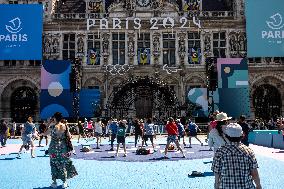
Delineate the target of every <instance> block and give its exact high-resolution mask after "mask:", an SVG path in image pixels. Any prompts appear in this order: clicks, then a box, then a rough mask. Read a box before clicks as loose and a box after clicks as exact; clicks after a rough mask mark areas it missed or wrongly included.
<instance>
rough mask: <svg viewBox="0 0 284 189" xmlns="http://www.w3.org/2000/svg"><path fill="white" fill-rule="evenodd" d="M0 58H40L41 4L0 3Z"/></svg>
mask: <svg viewBox="0 0 284 189" xmlns="http://www.w3.org/2000/svg"><path fill="white" fill-rule="evenodd" d="M0 12H1V14H0V20H1V22H0V60H41V59H42V13H43V7H42V5H36V4H30V5H23V4H21V5H10V4H9V5H7V4H1V5H0Z"/></svg>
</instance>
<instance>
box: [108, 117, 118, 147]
mask: <svg viewBox="0 0 284 189" xmlns="http://www.w3.org/2000/svg"><path fill="white" fill-rule="evenodd" d="M117 129H118V123H117V120H116V119H113V120H112V122H111V123H110V125H109V130H110V132H111V136H110V146H111V148H110V151H113V142H114V140H115V138H116V134H117Z"/></svg>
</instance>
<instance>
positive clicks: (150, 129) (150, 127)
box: [142, 118, 156, 149]
mask: <svg viewBox="0 0 284 189" xmlns="http://www.w3.org/2000/svg"><path fill="white" fill-rule="evenodd" d="M154 136H155V138H156V132H155V129H154V124H153V123H152V119H151V118H149V119H148V120H147V122H146V123H145V134H144V138H143V141H142V147H143V145H144V141H145V143H146V142H147V141H148V139H150V141H151V144H152V147H153V149H154Z"/></svg>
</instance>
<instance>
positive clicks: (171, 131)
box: [165, 122, 178, 135]
mask: <svg viewBox="0 0 284 189" xmlns="http://www.w3.org/2000/svg"><path fill="white" fill-rule="evenodd" d="M165 129H166V131H167V132H168V135H178V127H177V125H176V124H175V123H173V122H169V123H168V124H167V125H166V127H165Z"/></svg>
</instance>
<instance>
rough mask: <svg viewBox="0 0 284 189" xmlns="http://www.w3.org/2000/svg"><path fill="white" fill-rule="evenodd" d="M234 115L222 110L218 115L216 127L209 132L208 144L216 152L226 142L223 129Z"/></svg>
mask: <svg viewBox="0 0 284 189" xmlns="http://www.w3.org/2000/svg"><path fill="white" fill-rule="evenodd" d="M231 118H232V117H228V115H227V114H226V113H224V112H220V113H218V114H217V115H216V127H215V128H214V129H212V130H211V131H210V132H209V138H208V146H209V147H210V148H212V147H213V148H214V152H216V151H217V149H218V148H219V147H221V146H223V145H225V143H226V139H225V138H224V134H223V130H224V129H225V127H226V125H227V124H228V120H230V119H231Z"/></svg>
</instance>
